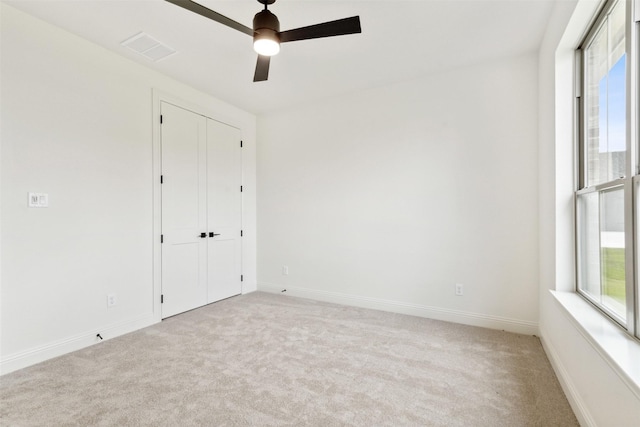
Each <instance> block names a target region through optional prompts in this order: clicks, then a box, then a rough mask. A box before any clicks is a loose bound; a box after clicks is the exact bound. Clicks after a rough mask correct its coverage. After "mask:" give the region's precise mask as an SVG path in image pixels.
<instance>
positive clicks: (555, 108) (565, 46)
mask: <svg viewBox="0 0 640 427" xmlns="http://www.w3.org/2000/svg"><path fill="white" fill-rule="evenodd" d="M598 4H599V1H594V0H579V1H578V0H575V1H565V2H558V3H557V4H556V7H555V10H554V13H553V16H552V18H551V19H550V22H549V25H548V27H547V32H546V35H545V39H544V41H543V43H542V45H541V48H540V52H539V67H540V71H539V77H540V103H539V116H540V124H539V133H540V151H539V154H540V157H539V158H540V161H539V166H540V168H539V190H540V193H539V194H540V203H539V205H540V215H539V221H540V296H539V298H540V335H541V339H542V342H543V345H544V347H545V350H546V351H547V354H548V355H549V359H550V360H551V362H552V364H553V366H554V369H555V370H556V373H557V374H558V376H559V379H560V382H561V384H562V385H563V388H564V390H565V393H566V394H567V396H568V398H569V402H570V403H571V405H572V407H573V409H574V412H575V413H576V415H577V417H578V419H579V421H580V422H581V424H582V425H585V426H587V425H588V426H636V425H638V423H639V420H640V395H638V393H637V391H635V390H634V387H633V386H631V385H630V384H631V383H630V381H629V379H628V378H626V377H625V374H624V373H623V372H622V371H621V370H620V369H618V368H616V367H615V363H612V361H611V359H610V358H609V357H608V356H606V351H604V350H603V349H599V348H598V347H597V345H595V344H594V342H593V341H592V340H591V339H589V338H587V337H588V334H586V333H585V331H584V330H583V329H581V328H580V327H579V326H578V324H577V323H575V322H574V321H572V320H571V314H570V313H568V312H567V311H566V310H565V309H564V308H563V307H562V305H561V304H559V303H558V301H557V300H556V298H555V297H553V296H552V294H551V293H550V292H549V291H550V290H551V289H554V290H558V291H571V290H573V289H574V283H575V278H574V265H575V264H574V256H573V255H574V252H573V241H574V235H573V208H572V194H573V189H574V182H573V179H574V163H573V155H574V148H573V122H572V120H573V119H572V117H573V110H572V108H573V50H574V49H575V47H577V45H578V43H579V41H580V37H581V35H582V34H583V33H584V30H585V28H586V27H587V25H588V23H589V21H590V19H591V18H592V17H593V15H594V13H595V11H596V9H597V6H598ZM596 315H597V314H596ZM610 338H611V337H610ZM629 341H630V340H629ZM612 343H613V341H612ZM632 345H633V343H632ZM635 345H636V346H637V343H635ZM630 363H635V364H637V363H638V361H637V360H636V361H631V362H630ZM636 366H637V365H636ZM637 387H638V385H636V387H635V388H636V389H637Z"/></svg>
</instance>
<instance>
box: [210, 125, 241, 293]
mask: <svg viewBox="0 0 640 427" xmlns="http://www.w3.org/2000/svg"><path fill="white" fill-rule="evenodd" d="M207 165H208V167H207V194H208V197H207V224H208V230H209V232H210V234H209V235H210V236H212V237H210V238H209V239H208V246H209V248H208V249H209V250H208V262H207V265H208V279H207V281H208V286H207V287H208V298H209V302H214V301H218V300H221V299H223V298H228V297H230V296H233V295H238V294H239V293H241V291H242V283H241V280H240V274H241V271H242V266H241V254H242V246H241V242H242V239H241V237H240V234H241V215H242V193H241V188H240V186H241V184H242V175H241V173H242V156H241V148H240V130H238V129H236V128H233V127H231V126H228V125H225V124H223V123H220V122H217V121H215V120H211V119H209V120H207Z"/></svg>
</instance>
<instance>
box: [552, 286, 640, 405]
mask: <svg viewBox="0 0 640 427" xmlns="http://www.w3.org/2000/svg"><path fill="white" fill-rule="evenodd" d="M550 292H551V294H552V295H553V296H554V297H555V299H556V301H558V303H559V304H560V306H561V307H563V308H564V310H565V311H566V312H567V314H568V317H569V319H570V320H571V321H572V323H573V324H574V325H575V326H576V328H577V329H578V331H579V332H580V333H581V334H582V336H584V338H585V339H586V340H587V341H588V342H589V343H590V344H591V345H592V346H593V347H594V349H595V350H596V351H597V352H598V353H599V354H600V355H601V356H602V358H603V359H604V360H605V361H606V362H607V363H608V364H609V365H610V366H611V368H612V369H613V370H614V371H615V372H616V373H617V374H618V375H619V376H620V378H621V379H622V380H623V381H624V382H625V384H627V386H628V387H629V388H630V389H631V390H632V391H633V392H634V393H635V395H636V396H637V397H638V398H640V342H638V341H636V340H635V339H633V338H632V337H630V336H629V335H627V334H626V333H625V332H624V331H622V330H621V329H620V328H619V327H618V326H616V325H614V324H613V322H612V321H611V320H609V319H608V318H607V317H606V316H604V315H603V314H601V313H600V312H599V311H598V310H596V309H595V308H594V307H593V306H591V304H589V303H588V302H586V301H585V300H584V299H582V297H580V296H579V295H578V294H576V293H574V292H557V291H550Z"/></svg>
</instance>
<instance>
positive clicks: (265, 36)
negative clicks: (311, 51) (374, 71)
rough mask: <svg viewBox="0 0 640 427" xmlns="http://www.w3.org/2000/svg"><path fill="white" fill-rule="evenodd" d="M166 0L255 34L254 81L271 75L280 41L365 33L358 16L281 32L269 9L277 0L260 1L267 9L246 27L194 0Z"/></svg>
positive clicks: (274, 16) (262, 79)
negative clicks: (271, 63) (271, 65)
mask: <svg viewBox="0 0 640 427" xmlns="http://www.w3.org/2000/svg"><path fill="white" fill-rule="evenodd" d="M166 1H168V2H169V3H173V4H175V5H176V6H180V7H182V8H184V9H187V10H189V11H191V12H194V13H197V14H198V15H202V16H204V17H205V18H209V19H212V20H214V21H216V22H218V23H220V24H223V25H226V26H227V27H230V28H233V29H234V30H238V31H240V32H242V33H245V34H247V35H250V36H251V37H253V48H254V50H255V51H256V52H257V53H258V63H257V64H256V71H255V74H254V76H253V81H254V82H259V81H264V80H267V78H268V77H269V62H270V60H271V57H272V56H273V55H275V54H277V53H278V52H279V51H280V43H286V42H294V41H297V40H308V39H318V38H322V37H333V36H343V35H347V34H356V33H361V32H362V29H361V28H360V17H359V16H352V17H351V18H344V19H338V20H335V21H329V22H324V23H322V24H316V25H310V26H308V27H301V28H296V29H293V30H287V31H280V21H278V17H277V16H276V15H274V14H273V13H271V12H270V11H269V10H268V9H267V6H268V5H270V4H273V3H275V1H276V0H258V2H259V3H262V4H263V5H264V9H263V10H262V11H260V12H258V13H257V14H256V16H255V17H254V18H253V28H249V27H247V26H244V25H242V24H240V23H239V22H236V21H234V20H233V19H230V18H227V17H226V16H223V15H221V14H219V13H218V12H214V11H213V10H211V9H208V8H206V7H204V6H202V5H201V4H199V3H196V2H194V1H191V0H166Z"/></svg>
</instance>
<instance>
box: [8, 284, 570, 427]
mask: <svg viewBox="0 0 640 427" xmlns="http://www.w3.org/2000/svg"><path fill="white" fill-rule="evenodd" d="M0 405H1V406H0V425H2V426H69V425H78V426H93V425H97V426H133V425H148V426H195V425H198V426H247V425H251V426H276V425H278V426H281V425H289V426H492V427H495V426H510V427H514V426H545V427H550V426H576V425H578V423H577V421H576V418H575V417H574V415H573V413H572V412H571V409H570V407H569V404H568V402H567V400H566V398H565V396H564V394H563V393H562V390H561V388H560V385H559V384H558V381H557V379H556V377H555V376H554V373H553V371H552V369H551V366H550V365H549V362H548V360H547V358H546V356H545V354H544V351H543V349H542V346H541V345H540V341H539V340H538V339H537V338H536V337H532V336H525V335H517V334H512V333H507V332H501V331H495V330H490V329H482V328H475V327H471V326H464V325H457V324H453V323H446V322H440V321H435V320H429V319H423V318H418V317H411V316H404V315H399V314H392V313H386V312H380V311H374V310H366V309H360V308H353V307H345V306H340V305H335V304H327V303H321V302H315V301H310V300H304V299H298V298H292V297H287V296H281V295H271V294H266V293H260V292H256V293H252V294H248V295H244V296H240V297H235V298H231V299H228V300H225V301H221V302H218V303H215V304H212V305H209V306H206V307H203V308H200V309H197V310H194V311H191V312H188V313H184V314H182V315H179V316H175V317H173V318H170V319H167V320H165V321H163V322H162V323H160V324H157V325H154V326H151V327H149V328H146V329H143V330H140V331H137V332H134V333H131V334H128V335H125V336H122V337H119V338H115V339H112V340H108V341H104V342H102V343H100V344H98V345H95V346H93V347H89V348H86V349H84V350H81V351H77V352H74V353H71V354H68V355H65V356H62V357H59V358H56V359H53V360H50V361H47V362H44V363H41V364H38V365H35V366H32V367H29V368H27V369H23V370H21V371H17V372H14V373H11V374H8V375H5V376H3V377H1V378H0Z"/></svg>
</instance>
